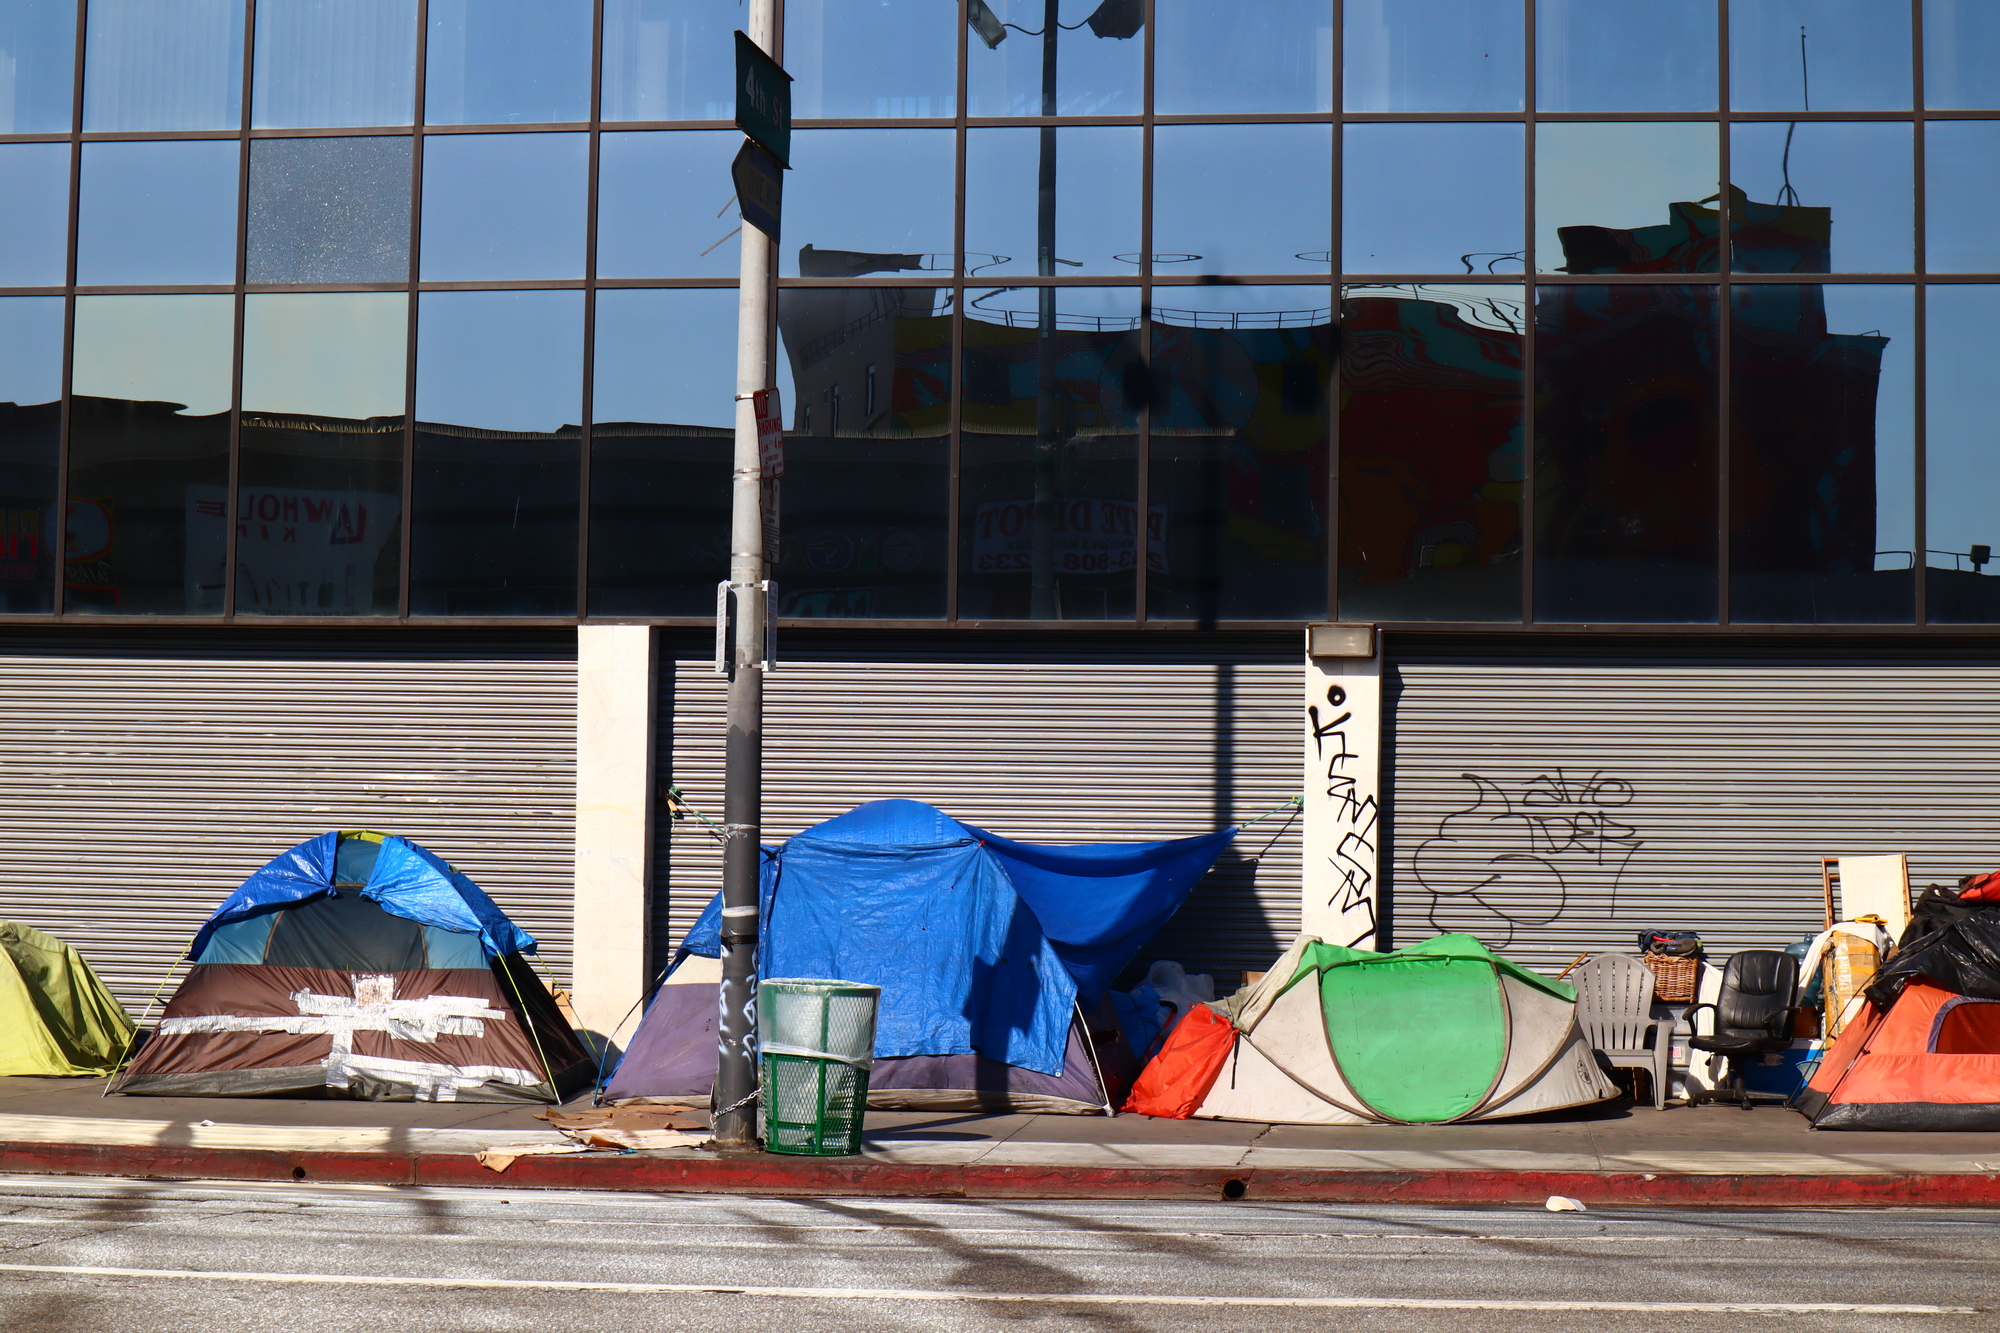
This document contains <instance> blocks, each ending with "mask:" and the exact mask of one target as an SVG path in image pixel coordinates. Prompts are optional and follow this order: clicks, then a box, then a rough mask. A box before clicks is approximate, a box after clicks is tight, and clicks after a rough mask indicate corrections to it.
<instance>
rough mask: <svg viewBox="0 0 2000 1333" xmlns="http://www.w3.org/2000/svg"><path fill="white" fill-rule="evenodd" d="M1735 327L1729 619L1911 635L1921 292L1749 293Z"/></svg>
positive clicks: (1786, 289)
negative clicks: (1916, 296)
mask: <svg viewBox="0 0 2000 1333" xmlns="http://www.w3.org/2000/svg"><path fill="white" fill-rule="evenodd" d="M1730 317H1731V319H1732V320H1733V321H1734V323H1733V326H1732V329H1731V337H1730V381H1729V383H1730V395H1731V404H1732V406H1731V410H1730V417H1729V422H1730V427H1729V429H1730V437H1729V469H1730V477H1729V488H1730V489H1729V524H1730V532H1729V569H1730V584H1729V618H1730V619H1731V620H1733V621H1739V622H1743V623H1757V622H1767V621H1768V622H1793V623H1798V622H1807V623H1811V622H1819V623H1827V622H1840V621H1850V622H1851V621H1864V622H1894V621H1902V622H1906V623H1907V622H1908V621H1909V619H1910V617H1911V615H1912V613H1913V611H1914V609H1915V599H1914V588H1913V585H1912V582H1911V579H1912V575H1911V574H1910V567H1911V565H1912V564H1913V563H1914V559H1913V555H1912V552H1911V549H1910V548H1911V546H1912V545H1913V544H1914V542H1915V539H1916V499H1915V488H1916V434H1915V405H1916V354H1915V337H1914V335H1915V332H1916V319H1915V310H1914V304H1913V302H1912V299H1911V295H1910V289H1909V288H1908V287H1890V286H1881V287H1874V286H1869V287H1858V286H1857V287H1843V286H1811V287H1805V286H1800V287H1793V286H1768V287H1767V286H1755V287H1737V288H1735V289H1734V290H1733V295H1732V297H1731V315H1730Z"/></svg>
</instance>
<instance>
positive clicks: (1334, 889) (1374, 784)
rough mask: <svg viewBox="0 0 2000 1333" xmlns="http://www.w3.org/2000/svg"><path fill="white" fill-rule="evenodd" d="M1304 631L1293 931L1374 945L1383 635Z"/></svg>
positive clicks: (1364, 629) (1365, 630) (1363, 630)
mask: <svg viewBox="0 0 2000 1333" xmlns="http://www.w3.org/2000/svg"><path fill="white" fill-rule="evenodd" d="M1315 630H1317V631H1319V632H1318V633H1315V632H1314V631H1315ZM1306 633H1307V641H1306V642H1307V652H1306V672H1305V675H1306V689H1305V713H1304V717H1303V719H1302V721H1303V723H1304V731H1305V788H1304V791H1305V828H1304V833H1303V836H1304V848H1303V850H1302V865H1301V875H1300V891H1301V894H1302V901H1301V902H1300V904H1299V908H1300V910H1299V929H1300V931H1301V932H1302V933H1304V934H1307V935H1317V936H1318V937H1319V938H1320V939H1322V940H1325V941H1326V942H1327V943H1329V944H1344V945H1348V946H1350V947H1352V948H1357V949H1372V948H1374V947H1375V927H1376V906H1377V901H1378V886H1379V881H1380V878H1381V875H1380V847H1379V841H1380V836H1381V834H1380V829H1381V821H1380V818H1379V816H1380V813H1381V799H1380V798H1381V786H1382V636H1381V635H1380V634H1379V633H1377V632H1375V631H1374V630H1373V628H1372V627H1369V626H1356V627H1349V626H1314V627H1311V628H1309V629H1308V630H1307V631H1306ZM1315 649H1317V650H1319V652H1318V653H1317V654H1316V653H1315V651H1314V650H1315ZM1328 650H1332V651H1333V652H1341V653H1348V652H1354V651H1356V650H1359V651H1363V652H1367V653H1369V654H1370V655H1369V656H1365V657H1362V656H1332V655H1328Z"/></svg>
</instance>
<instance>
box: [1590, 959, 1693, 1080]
mask: <svg viewBox="0 0 2000 1333" xmlns="http://www.w3.org/2000/svg"><path fill="white" fill-rule="evenodd" d="M1569 981H1570V984H1571V985H1573V986H1575V987H1576V1022H1577V1026H1578V1027H1580V1028H1582V1029H1583V1037H1584V1040H1585V1041H1588V1042H1589V1043H1590V1044H1591V1046H1593V1047H1594V1048H1596V1050H1597V1051H1598V1052H1599V1053H1600V1054H1602V1055H1603V1056H1604V1058H1605V1059H1606V1060H1609V1061H1610V1062H1611V1065H1612V1067H1613V1068H1614V1069H1644V1070H1646V1071H1647V1072H1648V1073H1649V1074H1651V1076H1652V1079H1653V1109H1654V1110H1656V1111H1664V1110H1666V1109H1667V1081H1668V1079H1669V1078H1670V1077H1671V1076H1672V1072H1673V1040H1672V1038H1673V1031H1674V1023H1673V1020H1672V1019H1670V1018H1654V1017H1653V973H1652V971H1651V970H1650V969H1649V968H1647V966H1646V965H1645V964H1644V963H1641V962H1640V961H1639V960H1638V959H1636V958H1627V957H1625V956H1624V955H1623V954H1615V953H1601V954H1598V955H1597V956H1596V957H1594V958H1591V959H1589V960H1588V961H1586V962H1584V963H1583V964H1582V965H1580V966H1579V967H1578V968H1577V969H1576V970H1575V971H1573V972H1571V973H1570V974H1569Z"/></svg>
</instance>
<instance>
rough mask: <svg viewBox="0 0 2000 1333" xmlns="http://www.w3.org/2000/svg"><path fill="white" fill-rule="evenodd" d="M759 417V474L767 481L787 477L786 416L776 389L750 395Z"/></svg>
mask: <svg viewBox="0 0 2000 1333" xmlns="http://www.w3.org/2000/svg"><path fill="white" fill-rule="evenodd" d="M750 403H751V406H752V407H754V408H755V409H756V415H757V474H758V476H759V477H760V478H761V479H762V480H765V481H769V480H771V479H772V478H773V477H782V476H784V475H785V414H784V409H783V408H781V407H779V405H778V391H777V390H776V389H759V390H757V392H756V393H754V394H752V395H750Z"/></svg>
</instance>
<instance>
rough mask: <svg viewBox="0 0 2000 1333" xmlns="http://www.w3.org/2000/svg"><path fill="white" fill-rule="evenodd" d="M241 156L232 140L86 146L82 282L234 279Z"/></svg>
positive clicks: (79, 239)
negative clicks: (239, 159) (237, 181)
mask: <svg viewBox="0 0 2000 1333" xmlns="http://www.w3.org/2000/svg"><path fill="white" fill-rule="evenodd" d="M237 153H238V146H237V144H236V143H235V142H234V141H233V140H228V139H189V140H179V141H173V140H170V141H166V142H152V143H87V144H85V145H84V146H83V180H82V184H81V188H80V194H81V198H80V200H79V203H78V209H77V228H76V280H77V281H78V282H80V283H84V284H88V285H97V284H104V285H108V284H111V283H170V282H171V283H179V282H234V281H236V173H237V164H238V158H237Z"/></svg>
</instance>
